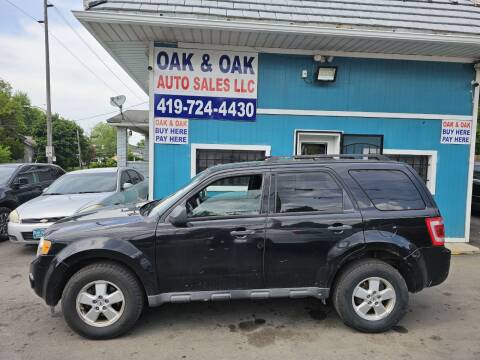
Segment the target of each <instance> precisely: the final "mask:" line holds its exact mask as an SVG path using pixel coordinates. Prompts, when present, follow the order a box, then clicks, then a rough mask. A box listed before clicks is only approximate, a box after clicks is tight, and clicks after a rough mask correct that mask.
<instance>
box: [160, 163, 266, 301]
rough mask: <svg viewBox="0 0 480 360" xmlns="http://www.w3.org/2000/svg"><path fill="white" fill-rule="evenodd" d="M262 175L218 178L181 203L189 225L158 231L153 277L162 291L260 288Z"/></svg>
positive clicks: (261, 261)
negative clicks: (154, 273) (155, 268)
mask: <svg viewBox="0 0 480 360" xmlns="http://www.w3.org/2000/svg"><path fill="white" fill-rule="evenodd" d="M267 181H268V180H267V177H266V176H265V174H263V173H262V172H249V173H241V174H234V175H232V174H231V175H228V176H225V175H224V176H218V177H216V178H214V179H211V180H209V181H207V183H203V184H202V185H199V186H198V187H197V188H196V191H194V192H192V193H190V194H189V195H188V196H186V197H185V198H184V200H182V202H181V203H180V204H179V205H178V206H186V207H187V209H188V211H187V216H188V222H187V225H186V226H184V227H175V226H173V225H172V224H170V223H169V222H165V223H160V224H159V226H158V228H157V243H156V244H157V245H156V249H157V250H156V251H157V274H158V281H159V287H160V289H162V292H185V291H215V290H232V289H258V288H262V287H263V251H264V241H265V236H264V235H265V220H266V216H265V211H266V209H265V207H264V198H265V196H266V194H267V193H266V191H267V188H268V186H267V185H266V184H267Z"/></svg>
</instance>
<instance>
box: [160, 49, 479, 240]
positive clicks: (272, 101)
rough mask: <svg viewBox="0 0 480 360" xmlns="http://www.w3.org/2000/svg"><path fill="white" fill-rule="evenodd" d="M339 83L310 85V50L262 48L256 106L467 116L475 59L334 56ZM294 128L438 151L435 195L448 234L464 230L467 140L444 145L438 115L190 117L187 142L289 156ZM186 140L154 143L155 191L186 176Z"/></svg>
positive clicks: (181, 181) (170, 189) (166, 191)
mask: <svg viewBox="0 0 480 360" xmlns="http://www.w3.org/2000/svg"><path fill="white" fill-rule="evenodd" d="M334 65H337V66H338V69H339V70H338V78H337V82H336V83H334V84H328V85H316V84H310V83H307V82H305V81H303V80H302V79H300V72H301V70H302V69H304V68H307V69H309V70H310V71H312V70H313V69H314V63H313V62H312V60H311V57H306V56H291V55H289V56H287V55H271V54H261V55H260V64H259V89H258V104H259V108H277V109H316V110H336V111H369V112H400V113H429V114H435V113H438V114H452V115H470V114H471V113H472V102H471V93H470V81H471V79H472V78H473V67H472V65H468V64H467V65H466V64H454V63H433V62H412V61H393V60H366V59H346V58H336V59H335V61H334ZM295 129H306V130H327V131H328V130H338V131H343V132H344V133H354V134H383V135H384V136H385V137H384V148H385V149H407V150H414V149H416V150H436V151H438V164H437V178H436V180H437V183H436V195H435V199H436V201H437V203H438V205H439V207H440V209H441V211H442V214H443V215H444V217H445V222H446V233H447V236H448V237H463V236H464V224H465V206H466V188H467V173H468V153H469V147H468V146H466V145H441V144H440V129H441V122H440V120H402V119H380V118H354V117H352V118H346V117H317V116H275V115H258V116H257V121H256V122H233V121H215V120H191V121H190V139H189V142H190V144H192V143H207V144H208V143H209V144H249V145H270V146H271V150H272V155H292V153H293V142H294V132H295ZM190 160H191V159H190V145H186V146H185V145H155V166H154V179H155V183H154V197H155V198H161V197H164V196H166V195H168V194H169V193H171V192H173V191H174V190H176V189H178V188H179V187H180V186H181V185H183V184H184V183H186V182H188V180H189V178H190V166H191V162H190Z"/></svg>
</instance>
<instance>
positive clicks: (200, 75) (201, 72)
mask: <svg viewBox="0 0 480 360" xmlns="http://www.w3.org/2000/svg"><path fill="white" fill-rule="evenodd" d="M257 72H258V54H257V53H250V52H231V51H217V50H199V49H182V48H165V47H155V52H154V80H153V96H154V115H155V118H158V117H162V118H181V119H215V120H243V121H254V120H255V118H256V111H257Z"/></svg>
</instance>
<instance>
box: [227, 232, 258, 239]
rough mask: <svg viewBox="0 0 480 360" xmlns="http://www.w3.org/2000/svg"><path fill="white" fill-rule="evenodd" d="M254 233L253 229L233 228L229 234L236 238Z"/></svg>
mask: <svg viewBox="0 0 480 360" xmlns="http://www.w3.org/2000/svg"><path fill="white" fill-rule="evenodd" d="M253 234H255V230H233V231H231V232H230V235H232V236H234V237H238V238H246V237H247V236H248V235H253Z"/></svg>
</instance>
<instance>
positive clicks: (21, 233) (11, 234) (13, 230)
mask: <svg viewBox="0 0 480 360" xmlns="http://www.w3.org/2000/svg"><path fill="white" fill-rule="evenodd" d="M52 224H53V223H37V224H24V223H11V222H9V223H8V238H9V240H10V241H11V242H13V243H18V244H32V245H35V244H38V242H39V240H40V239H34V238H33V230H34V229H46V228H48V227H49V226H50V225H52Z"/></svg>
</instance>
